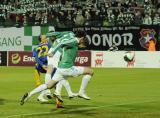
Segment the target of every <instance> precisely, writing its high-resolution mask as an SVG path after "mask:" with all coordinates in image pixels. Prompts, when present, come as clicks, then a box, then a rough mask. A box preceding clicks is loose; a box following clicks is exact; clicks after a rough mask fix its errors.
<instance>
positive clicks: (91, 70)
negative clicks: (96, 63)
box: [90, 68, 94, 76]
mask: <svg viewBox="0 0 160 118" xmlns="http://www.w3.org/2000/svg"><path fill="white" fill-rule="evenodd" d="M90 75H91V76H93V75H94V71H93V69H91V68H90Z"/></svg>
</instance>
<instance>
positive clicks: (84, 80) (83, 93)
mask: <svg viewBox="0 0 160 118" xmlns="http://www.w3.org/2000/svg"><path fill="white" fill-rule="evenodd" d="M83 75H84V76H83V78H82V82H81V86H80V90H79V93H78V96H79V97H82V98H84V99H87V100H90V97H88V96H87V95H86V88H87V85H88V83H89V81H90V79H91V77H92V76H93V70H92V69H91V68H89V67H84V71H83Z"/></svg>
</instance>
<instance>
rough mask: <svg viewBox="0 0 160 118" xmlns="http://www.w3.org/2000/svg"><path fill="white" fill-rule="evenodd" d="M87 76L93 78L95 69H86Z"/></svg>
mask: <svg viewBox="0 0 160 118" xmlns="http://www.w3.org/2000/svg"><path fill="white" fill-rule="evenodd" d="M85 74H88V75H91V76H93V74H94V71H93V69H91V68H89V67H88V68H86V69H85Z"/></svg>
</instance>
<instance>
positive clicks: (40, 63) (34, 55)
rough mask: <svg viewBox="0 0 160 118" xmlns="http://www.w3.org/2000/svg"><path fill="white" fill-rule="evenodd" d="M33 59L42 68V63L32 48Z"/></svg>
mask: <svg viewBox="0 0 160 118" xmlns="http://www.w3.org/2000/svg"><path fill="white" fill-rule="evenodd" d="M33 57H35V60H36V62H37V63H38V64H39V65H41V66H42V67H43V62H42V61H41V60H40V59H39V57H38V53H37V50H36V49H35V48H34V50H33Z"/></svg>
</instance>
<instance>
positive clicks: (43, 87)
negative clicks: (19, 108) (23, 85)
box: [21, 71, 63, 105]
mask: <svg viewBox="0 0 160 118" xmlns="http://www.w3.org/2000/svg"><path fill="white" fill-rule="evenodd" d="M61 78H63V77H62V76H61V74H60V73H59V72H58V71H56V72H55V75H54V78H53V79H51V80H50V81H49V82H47V83H46V84H42V85H40V86H38V87H37V88H35V89H33V90H32V91H31V92H29V93H25V94H24V95H23V97H22V99H21V105H23V104H24V102H25V101H27V100H28V99H29V98H30V97H31V96H32V95H34V94H36V93H39V92H41V91H43V90H46V89H51V88H53V87H54V86H55V85H56V83H57V82H58V81H60V80H61ZM62 101H63V100H62Z"/></svg>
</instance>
